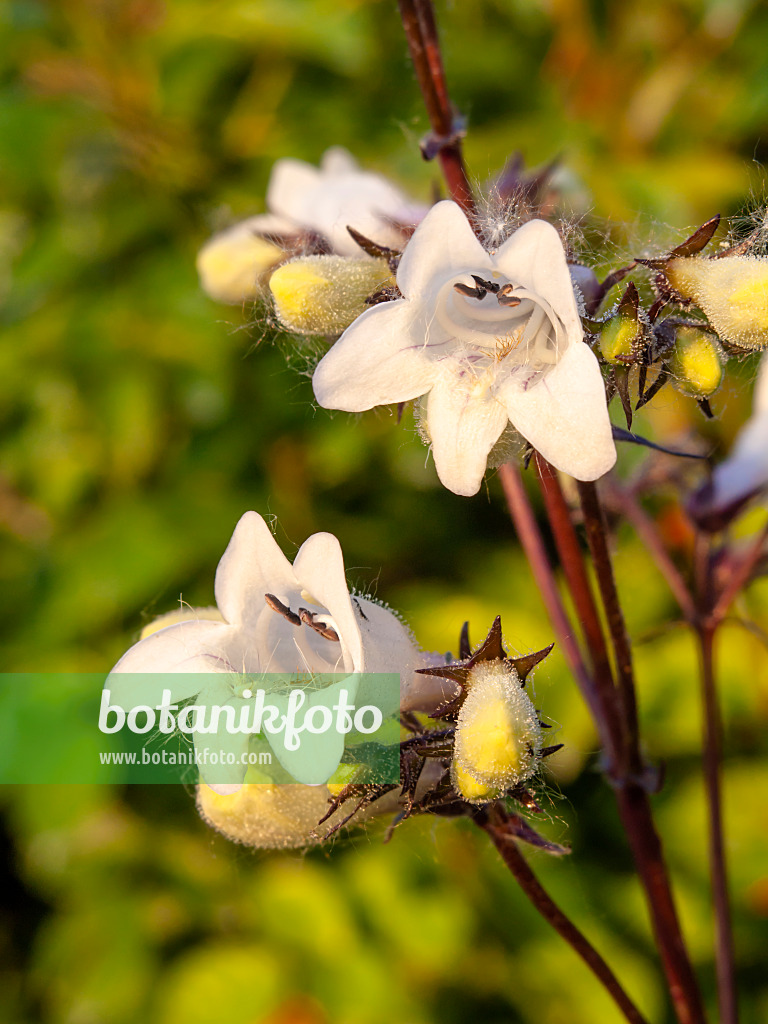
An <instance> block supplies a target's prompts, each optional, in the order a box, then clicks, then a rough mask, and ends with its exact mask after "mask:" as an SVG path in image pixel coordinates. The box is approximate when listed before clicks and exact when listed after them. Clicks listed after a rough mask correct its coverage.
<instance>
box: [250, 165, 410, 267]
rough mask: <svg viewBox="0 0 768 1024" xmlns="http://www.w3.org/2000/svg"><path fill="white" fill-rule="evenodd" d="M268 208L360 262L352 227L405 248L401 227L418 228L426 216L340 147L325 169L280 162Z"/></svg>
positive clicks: (275, 168) (400, 193)
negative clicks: (422, 218)
mask: <svg viewBox="0 0 768 1024" xmlns="http://www.w3.org/2000/svg"><path fill="white" fill-rule="evenodd" d="M267 207H268V209H269V210H271V211H272V212H273V213H275V214H277V215H278V216H279V217H284V218H285V219H286V220H287V221H288V220H290V221H293V223H294V224H296V225H298V226H300V227H301V228H304V229H306V228H310V229H311V230H312V231H316V232H317V233H318V234H320V235H322V236H323V237H324V238H327V239H328V241H329V242H330V243H331V246H332V248H333V251H334V252H335V253H338V254H339V255H340V256H360V255H361V250H360V247H359V246H358V245H357V243H356V242H355V241H354V240H353V239H352V237H351V236H350V234H349V232H348V231H347V225H349V226H351V227H353V228H355V230H357V231H359V232H360V233H361V234H363V235H365V236H366V237H367V238H370V239H371V240H372V241H374V242H378V243H380V244H382V245H389V246H395V247H399V246H400V245H402V242H403V235H402V232H401V231H400V230H399V229H398V227H397V224H399V223H408V224H410V223H413V220H414V217H415V218H417V219H420V218H421V216H422V215H423V211H422V209H421V208H419V207H415V206H414V205H413V204H412V203H411V202H410V200H409V199H408V198H407V197H406V196H405V195H404V194H403V193H402V192H401V191H400V190H399V189H398V188H396V187H395V186H394V185H392V184H391V182H389V181H387V179H386V178H383V177H382V176H381V175H379V174H373V173H371V172H370V171H361V170H360V168H359V166H358V164H357V162H356V161H355V160H354V158H353V157H352V156H351V155H350V154H349V153H348V152H347V151H346V149H342V148H341V147H340V146H334V147H333V148H332V149H329V150H327V151H326V152H325V153H324V154H323V157H322V159H321V161H320V167H319V168H317V167H313V166H312V164H307V163H304V161H302V160H290V159H287V160H278V162H277V163H276V164H275V166H274V169H273V171H272V177H271V178H270V181H269V186H268V188H267Z"/></svg>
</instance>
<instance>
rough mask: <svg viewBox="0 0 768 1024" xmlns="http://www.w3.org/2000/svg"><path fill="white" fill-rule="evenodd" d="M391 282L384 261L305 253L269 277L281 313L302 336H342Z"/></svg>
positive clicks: (391, 279) (284, 320) (276, 307)
mask: <svg viewBox="0 0 768 1024" xmlns="http://www.w3.org/2000/svg"><path fill="white" fill-rule="evenodd" d="M391 284H394V278H393V277H392V272H391V271H390V269H389V265H388V264H387V262H386V261H385V260H381V259H360V260H356V259H348V258H346V257H344V256H301V257H299V258H298V259H295V260H290V261H289V262H288V263H284V264H283V266H282V267H278V269H277V270H276V271H275V272H274V274H273V275H272V277H271V278H270V281H269V287H270V290H271V292H272V296H273V298H274V301H275V312H276V313H277V316H278V317H279V319H280V321H281V323H282V324H283V325H284V326H285V327H286V328H287V329H288V330H289V331H294V332H296V333H298V334H341V332H342V331H344V330H345V329H346V328H347V327H349V325H350V324H351V323H352V322H353V321H354V320H356V319H357V318H358V317H359V316H360V314H361V313H364V312H365V310H366V309H367V308H368V307H367V306H366V302H365V300H366V299H367V298H369V296H371V295H373V294H375V293H376V292H377V291H379V290H380V289H381V288H383V287H384V286H385V285H391Z"/></svg>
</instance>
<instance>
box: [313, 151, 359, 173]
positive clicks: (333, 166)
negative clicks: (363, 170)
mask: <svg viewBox="0 0 768 1024" xmlns="http://www.w3.org/2000/svg"><path fill="white" fill-rule="evenodd" d="M320 170H321V171H322V172H323V174H354V173H355V171H359V170H360V165H359V164H358V162H357V160H355V158H354V157H353V156H352V154H351V153H350V152H349V150H348V149H344V147H343V146H331V148H330V149H326V151H325V152H324V153H323V155H322V157H321V158H320Z"/></svg>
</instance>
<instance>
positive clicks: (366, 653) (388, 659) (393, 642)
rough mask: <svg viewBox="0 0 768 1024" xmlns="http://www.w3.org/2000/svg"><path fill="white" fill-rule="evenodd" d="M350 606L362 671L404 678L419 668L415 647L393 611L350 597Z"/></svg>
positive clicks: (364, 599)
mask: <svg viewBox="0 0 768 1024" xmlns="http://www.w3.org/2000/svg"><path fill="white" fill-rule="evenodd" d="M352 604H353V606H354V609H355V613H356V616H357V622H358V626H359V629H360V633H361V635H362V640H363V658H364V668H365V671H366V672H399V673H400V675H401V676H403V677H406V676H408V675H409V673H411V672H412V671H413V670H414V669H415V668H418V667H420V664H421V655H420V651H419V648H418V647H417V645H416V643H415V642H414V639H413V637H412V636H411V633H410V630H409V629H408V627H407V626H405V625H404V623H403V622H401V620H400V619H399V618H398V617H397V616H396V615H395V614H394V612H391V611H390V610H389V608H386V607H385V606H384V605H381V604H378V602H376V601H371V600H369V599H368V598H365V597H353V598H352Z"/></svg>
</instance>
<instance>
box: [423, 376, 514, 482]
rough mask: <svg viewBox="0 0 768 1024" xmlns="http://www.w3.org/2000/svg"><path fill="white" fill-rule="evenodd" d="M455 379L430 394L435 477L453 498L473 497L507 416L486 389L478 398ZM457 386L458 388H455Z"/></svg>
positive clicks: (454, 377)
mask: <svg viewBox="0 0 768 1024" xmlns="http://www.w3.org/2000/svg"><path fill="white" fill-rule="evenodd" d="M461 384H462V382H461V381H460V380H458V379H457V377H456V376H455V375H451V376H450V377H448V378H442V379H441V380H440V381H439V383H437V384H436V385H435V386H434V387H433V388H432V390H431V391H430V393H429V399H428V404H427V424H428V427H429V436H430V439H431V441H432V455H433V457H434V459H435V468H436V469H437V475H438V476H439V477H440V480H441V481H442V483H443V484H444V485H445V486H446V487H447V488H448V489H449V490H451V491H453V492H454V494H466V495H470V494H476V493H477V492H478V490H479V489H480V484H481V482H482V479H483V474H484V473H485V469H486V463H487V461H488V454H489V452H490V450H491V448H493V446H494V444H495V443H496V442H497V441H498V439H499V436H500V435H501V432H502V430H503V429H504V427H505V426H506V424H507V412H506V409H505V408H504V406H503V405H501V403H499V402H497V401H496V399H495V398H493V397H492V395H491V393H490V390H489V389H488V388H486V389H485V390H483V391H482V392H481V393H479V394H476V395H475V394H472V392H471V390H468V389H467V388H466V387H462V386H461ZM457 385H458V386H457Z"/></svg>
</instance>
